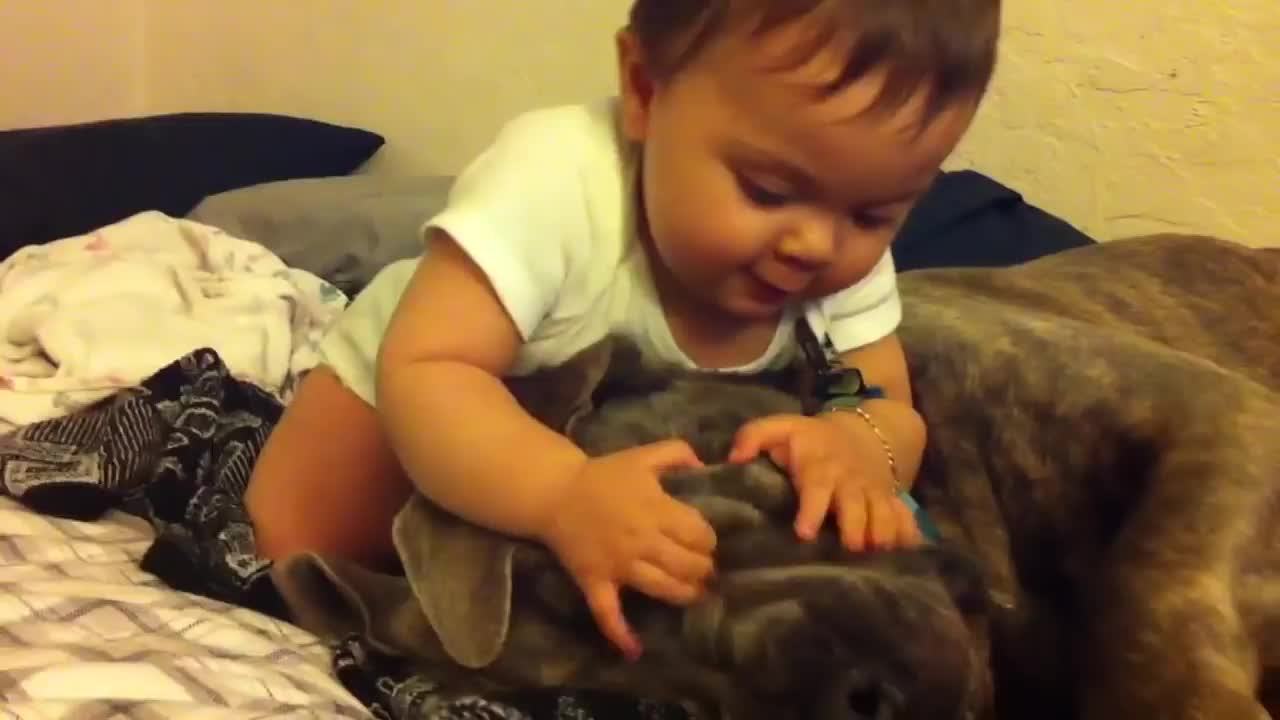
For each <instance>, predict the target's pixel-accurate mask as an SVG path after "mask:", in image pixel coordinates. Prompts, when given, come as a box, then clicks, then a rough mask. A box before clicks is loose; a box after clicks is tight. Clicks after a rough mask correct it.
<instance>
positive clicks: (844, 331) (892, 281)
mask: <svg viewBox="0 0 1280 720" xmlns="http://www.w3.org/2000/svg"><path fill="white" fill-rule="evenodd" d="M821 307H822V312H821V315H822V317H821V322H822V323H823V324H824V325H825V332H826V334H827V336H828V337H829V338H830V339H831V343H832V345H834V346H835V350H836V352H838V353H845V352H848V351H850V350H854V349H857V348H860V347H862V346H864V345H870V344H871V343H873V342H876V341H877V340H881V339H883V338H885V337H888V336H889V335H891V334H892V333H893V332H894V331H895V330H897V329H898V323H900V322H902V301H901V299H900V298H899V297H898V277H897V268H896V267H895V266H894V264H893V255H892V253H890V251H889V250H887V249H886V250H885V252H884V256H883V257H881V258H880V261H879V262H877V263H876V264H875V267H873V268H872V269H871V272H870V273H868V274H867V276H866V277H865V278H863V279H862V280H860V281H859V282H857V283H855V284H854V285H851V286H849V287H847V288H845V289H844V290H841V291H840V292H838V293H834V294H832V295H830V296H828V297H827V298H824V300H823V302H822V303H821ZM814 329H815V331H820V332H821V331H823V328H814Z"/></svg>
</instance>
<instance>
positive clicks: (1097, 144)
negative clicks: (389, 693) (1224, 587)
mask: <svg viewBox="0 0 1280 720" xmlns="http://www.w3.org/2000/svg"><path fill="white" fill-rule="evenodd" d="M1004 3H1005V24H1006V27H1007V31H1006V35H1005V44H1004V47H1003V52H1002V57H1001V65H1000V68H999V72H998V77H997V78H996V82H995V85H994V87H993V89H992V94H991V96H990V98H989V101H988V103H987V104H986V106H985V107H984V108H983V112H982V114H981V117H980V119H979V121H978V123H977V124H976V126H975V127H974V129H973V132H972V133H971V134H970V136H969V137H968V139H967V140H966V142H965V144H964V145H963V147H962V149H961V151H960V152H959V153H958V154H957V156H956V158H955V161H954V162H953V163H952V166H953V167H960V166H972V167H976V168H978V169H980V170H982V171H984V172H987V173H989V174H991V175H992V176H994V177H996V178H997V179H999V180H1001V181H1003V182H1005V183H1007V184H1009V185H1011V186H1013V187H1014V188H1016V189H1018V190H1019V191H1021V192H1023V193H1024V194H1025V195H1026V196H1027V197H1028V198H1029V199H1030V200H1031V201H1032V202H1035V203H1037V204H1039V205H1041V206H1043V207H1045V208H1046V209H1048V210H1050V211H1053V212H1055V213H1057V214H1059V215H1061V216H1063V217H1065V218H1066V219H1068V220H1070V221H1071V222H1073V223H1075V224H1077V225H1079V226H1081V227H1083V228H1084V229H1085V230H1087V231H1089V232H1090V233H1092V234H1094V235H1095V236H1098V237H1101V238H1112V237H1118V236H1123V235H1129V234H1134V233H1140V232H1148V231H1153V230H1166V229H1172V230H1192V231H1203V232H1211V233H1215V234H1219V235H1223V236H1227V237H1232V238H1235V239H1238V240H1241V241H1243V242H1248V243H1252V244H1273V245H1280V230H1276V229H1275V226H1276V225H1277V224H1280V223H1276V222H1275V219H1276V217H1277V215H1280V0H1227V1H1225V2H1209V1H1208V0H1162V1H1161V2H1156V3H1137V2H1132V1H1130V2H1111V1H1110V0H1004ZM108 5H109V6H110V9H101V8H103V7H106V6H108ZM629 5H630V1H629V0H537V1H536V2H512V0H468V1H467V2H460V1H455V0H448V1H441V0H428V1H426V2H424V1H423V0H380V1H379V2H377V3H369V2H367V0H307V2H306V3H298V2H275V3H264V2H261V0H220V1H219V2H210V1H209V0H114V1H113V2H110V3H101V2H94V1H93V0H43V1H42V2H34V1H32V2H19V1H17V0H11V1H10V2H4V0H0V48H3V49H2V50H0V81H2V82H3V83H4V90H3V92H0V126H4V125H8V126H11V127H12V126H14V125H17V124H31V123H39V122H60V121H67V120H77V119H87V118H89V117H101V116H109V115H120V114H132V113H134V112H140V111H144V110H145V111H148V112H165V111H171V110H202V109H213V110H265V111H274V112H289V113H297V114H302V115H308V116H311V117H317V118H320V119H325V120H331V121H335V122H344V123H352V124H357V125H361V126H364V127H369V128H372V129H374V130H377V131H379V132H382V133H384V134H385V135H386V136H387V138H388V140H389V143H388V146H387V147H386V148H385V150H384V151H383V153H382V154H381V155H382V157H381V158H380V160H378V161H377V162H375V164H374V166H373V169H374V170H375V171H378V172H451V171H455V170H457V169H458V168H459V167H461V166H462V164H463V163H465V162H466V161H467V160H468V159H469V158H471V157H472V156H473V155H474V154H475V153H477V152H479V151H480V149H481V148H482V147H483V146H484V144H485V143H486V142H488V141H489V140H490V139H491V138H492V136H493V133H494V131H495V130H496V128H497V127H498V125H499V124H500V123H501V122H502V121H503V120H505V119H506V118H507V117H509V116H510V115H511V114H513V113H515V112H518V111H519V110H522V109H524V108H527V107H530V106H534V105H540V104H546V103H556V102H565V101H570V100H574V99H580V98H584V97H593V96H596V95H598V94H600V93H605V92H612V91H613V88H614V68H613V47H612V38H611V36H612V32H613V29H614V28H615V27H616V26H617V25H618V23H620V22H621V21H622V19H623V17H624V16H625V13H626V9H627V7H628V6H629ZM300 7H301V8H305V11H300V10H299V8H300ZM94 8H99V9H96V10H95V9H94ZM140 67H141V71H140V70H139V68H140ZM144 91H145V92H144Z"/></svg>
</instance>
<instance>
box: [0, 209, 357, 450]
mask: <svg viewBox="0 0 1280 720" xmlns="http://www.w3.org/2000/svg"><path fill="white" fill-rule="evenodd" d="M346 304H347V297H346V296H345V295H343V294H342V292H341V291H339V290H338V289H337V288H335V287H333V286H332V285H330V284H328V283H326V282H325V281H323V280H321V279H320V278H318V277H316V276H315V275H312V274H310V273H307V272H304V271H301V270H297V269H293V268H290V267H288V266H286V265H285V264H284V263H283V262H282V261H281V260H280V258H278V257H277V256H275V255H274V254H272V253H271V252H269V251H268V250H267V249H266V248H264V247H263V246H261V245H259V244H257V243H254V242H250V241H247V240H242V239H239V238H236V237H232V236H230V235H227V234H226V233H224V232H222V231H221V230H219V229H217V228H214V227H211V226H208V225H203V224H201V223H197V222H194V221H191V220H185V219H177V218H172V217H169V216H166V215H164V214H162V213H158V212H144V213H140V214H138V215H135V216H133V217H130V218H127V219H125V220H122V221H120V222H118V223H116V224H113V225H109V226H106V227H103V228H101V229H99V230H97V231H95V232H93V233H90V234H88V235H82V236H77V237H70V238H65V239H62V240H58V241H55V242H52V243H48V244H45V245H38V246H28V247H24V248H22V249H21V250H19V251H18V252H17V253H15V254H14V255H12V256H11V257H9V258H8V259H6V260H5V261H4V262H2V263H0V432H3V431H5V430H11V429H13V427H15V426H18V425H25V424H29V423H33V422H37V421H40V420H45V419H48V418H53V417H58V416H61V415H65V414H67V413H69V412H71V411H73V410H76V409H79V408H81V407H84V406H85V405H88V404H91V403H94V402H97V401H99V400H101V399H103V398H105V397H107V396H109V395H110V394H112V393H114V392H116V391H118V390H119V389H121V388H125V387H131V386H134V385H137V384H138V383H139V382H141V381H142V380H143V379H145V378H146V377H148V376H149V375H151V374H152V373H154V372H156V371H157V370H159V369H160V368H162V367H164V366H165V365H168V364H169V363H171V362H173V361H174V360H176V359H178V358H179V357H181V356H183V355H185V354H187V353H188V352H190V351H192V350H195V349H197V348H200V347H210V348H213V349H214V350H216V351H217V352H218V354H219V355H220V356H221V357H222V359H223V360H224V362H226V363H227V365H228V367H229V368H230V369H231V371H232V372H233V373H234V374H235V375H236V376H237V377H240V378H242V379H244V380H247V381H250V382H252V383H254V384H256V385H258V386H260V387H263V388H266V389H268V390H270V391H271V392H273V393H275V394H276V395H278V396H279V397H281V398H282V399H284V400H286V401H287V399H288V397H289V395H290V393H291V390H292V387H293V383H294V381H296V379H297V377H298V376H299V374H300V373H302V372H305V371H306V370H308V369H310V368H311V367H313V366H314V365H315V363H316V362H317V346H318V344H319V341H320V339H321V337H322V336H323V333H324V331H325V329H326V328H327V327H328V326H329V324H330V323H331V322H332V321H333V319H334V318H335V317H336V315H337V314H338V313H339V312H340V311H341V310H342V309H343V308H344V307H345V306H346Z"/></svg>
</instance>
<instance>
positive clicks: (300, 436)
mask: <svg viewBox="0 0 1280 720" xmlns="http://www.w3.org/2000/svg"><path fill="white" fill-rule="evenodd" d="M411 491H412V485H411V484H410V482H409V480H408V478H407V477H406V476H405V474H404V472H403V470H402V469H401V467H400V464H399V462H398V461H397V460H396V457H395V454H394V452H393V451H392V450H391V447H390V446H389V445H388V443H387V439H386V436H385V435H384V433H383V431H382V427H381V425H380V423H379V422H378V418H377V415H376V414H375V411H374V409H373V408H372V407H370V406H369V404H368V403H367V402H365V401H364V400H362V399H361V398H360V397H359V396H358V395H356V394H355V393H354V392H352V391H351V390H350V389H349V388H347V387H346V386H345V385H343V384H342V382H341V381H340V380H339V379H338V377H337V376H336V375H335V374H334V373H333V371H332V370H330V369H329V368H327V367H325V366H323V365H321V366H317V367H316V368H315V369H314V370H312V371H311V372H309V373H308V374H307V375H306V376H305V377H304V378H303V380H302V381H301V383H300V384H299V386H298V390H297V393H296V394H295V395H294V398H293V400H292V402H291V403H290V404H289V405H288V407H286V408H285V411H284V415H283V416H282V417H281V418H280V422H279V424H277V425H276V427H275V429H274V430H273V431H272V433H271V435H270V437H268V438H267V443H266V446H265V447H264V448H263V449H262V454H261V455H260V456H259V458H258V462H257V464H256V465H255V467H254V469H253V474H252V475H251V477H250V479H249V488H248V491H247V492H246V494H245V506H246V509H247V510H248V513H249V518H250V520H252V522H253V527H254V534H255V536H256V540H257V545H258V552H259V554H261V555H262V556H263V557H266V558H269V559H273V560H274V559H279V558H282V557H286V556H289V555H292V554H295V553H299V552H320V553H326V554H332V555H335V556H339V557H342V558H346V559H348V560H351V561H354V562H357V563H360V564H362V565H366V566H369V567H377V566H385V565H387V564H389V563H392V562H394V548H393V547H392V544H391V522H392V520H393V519H394V517H395V515H396V513H397V512H398V511H399V510H400V508H401V507H402V506H403V505H404V503H405V501H406V500H408V498H409V495H410V493H411Z"/></svg>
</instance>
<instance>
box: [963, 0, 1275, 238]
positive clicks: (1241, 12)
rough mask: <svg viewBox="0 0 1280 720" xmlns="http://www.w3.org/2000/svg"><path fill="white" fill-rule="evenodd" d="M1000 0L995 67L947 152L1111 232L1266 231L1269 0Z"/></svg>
mask: <svg viewBox="0 0 1280 720" xmlns="http://www.w3.org/2000/svg"><path fill="white" fill-rule="evenodd" d="M1138 7H1139V5H1138V4H1137V3H1133V2H1122V3H1121V2H1111V1H1110V0H1006V2H1005V8H1006V10H1005V26H1006V34H1005V43H1004V47H1003V52H1002V54H1001V66H1000V68H999V71H998V76H997V79H996V82H995V85H994V87H993V89H992V94H991V96H990V98H989V101H988V104H987V105H986V107H985V108H984V109H983V112H982V114H981V117H980V119H979V121H978V122H977V123H976V126H975V127H974V129H973V131H972V132H971V134H970V136H969V137H968V138H967V140H966V142H965V144H964V146H963V148H962V150H961V151H960V152H959V153H958V154H957V157H956V158H955V160H956V162H955V163H953V164H954V165H959V166H973V167H976V168H978V169H980V170H983V171H985V172H988V173H989V174H991V175H993V176H995V177H997V178H999V179H1000V180H1001V181H1003V182H1005V183H1006V184H1009V185H1011V186H1013V187H1015V188H1017V189H1018V190H1020V191H1022V192H1023V193H1024V194H1025V195H1026V196H1027V197H1028V198H1029V199H1030V200H1032V201H1033V202H1036V203H1038V204H1040V205H1042V206H1043V207H1045V208H1047V209H1050V210H1052V211H1054V212H1057V213H1058V214H1060V215H1062V216H1064V217H1066V218H1068V219H1070V220H1071V221H1073V222H1075V223H1076V224H1078V225H1080V226H1081V227H1083V228H1084V229H1086V230H1087V231H1089V232H1091V233H1093V234H1095V235H1096V236H1098V237H1101V238H1104V239H1109V238H1114V237H1120V236H1124V235H1131V234H1136V233H1142V232H1151V231H1162V230H1174V231H1184V230H1191V231H1202V232H1211V233H1215V234H1218V235H1223V236H1227V237H1231V238H1233V239H1237V240H1240V241H1242V242H1247V243H1250V244H1257V245H1263V244H1266V245H1280V2H1277V0H1229V1H1228V2H1214V3H1211V2H1205V1H1204V0H1163V2H1159V3H1143V4H1142V9H1138Z"/></svg>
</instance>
